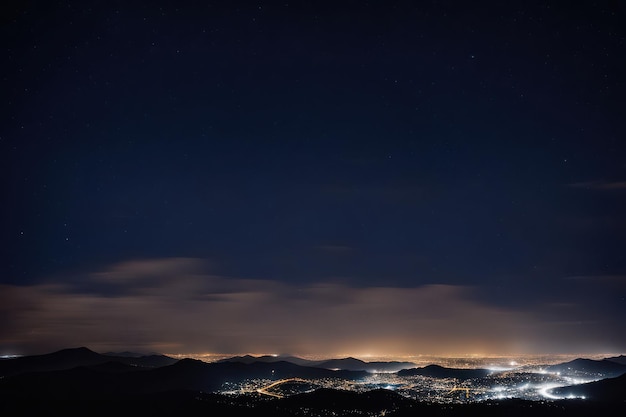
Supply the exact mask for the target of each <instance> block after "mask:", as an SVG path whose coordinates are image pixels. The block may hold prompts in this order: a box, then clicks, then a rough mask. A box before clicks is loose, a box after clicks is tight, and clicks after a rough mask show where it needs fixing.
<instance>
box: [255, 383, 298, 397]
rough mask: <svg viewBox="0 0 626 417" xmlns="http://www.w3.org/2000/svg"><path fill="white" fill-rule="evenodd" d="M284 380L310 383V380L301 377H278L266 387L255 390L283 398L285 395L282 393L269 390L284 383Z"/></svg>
mask: <svg viewBox="0 0 626 417" xmlns="http://www.w3.org/2000/svg"><path fill="white" fill-rule="evenodd" d="M285 382H302V383H304V384H308V383H310V381H307V380H306V379H302V378H287V379H280V380H278V381H275V382H272V383H271V384H269V385H268V386H267V387H263V388H259V389H257V390H256V392H258V393H259V394H263V395H269V396H270V397H276V398H284V397H285V396H284V395H282V394H277V393H275V392H271V391H270V390H271V389H272V388H274V387H277V386H279V385H282V384H284V383H285Z"/></svg>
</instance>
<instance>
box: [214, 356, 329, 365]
mask: <svg viewBox="0 0 626 417" xmlns="http://www.w3.org/2000/svg"><path fill="white" fill-rule="evenodd" d="M280 361H285V362H291V363H295V364H296V365H300V366H317V365H318V364H319V363H320V361H312V360H309V359H304V358H299V357H297V356H289V355H284V356H283V355H278V356H273V355H263V356H252V355H244V356H233V357H232V358H226V359H221V360H220V361H218V362H241V363H246V364H251V363H254V362H267V363H272V362H280Z"/></svg>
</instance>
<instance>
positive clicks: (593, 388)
mask: <svg viewBox="0 0 626 417" xmlns="http://www.w3.org/2000/svg"><path fill="white" fill-rule="evenodd" d="M551 392H552V393H553V394H555V395H558V396H562V397H568V396H572V397H585V399H587V400H592V401H603V402H621V403H626V374H623V375H621V376H618V377H616V378H607V379H603V380H600V381H595V382H589V383H587V384H580V385H572V386H568V387H560V388H553V389H552V390H551Z"/></svg>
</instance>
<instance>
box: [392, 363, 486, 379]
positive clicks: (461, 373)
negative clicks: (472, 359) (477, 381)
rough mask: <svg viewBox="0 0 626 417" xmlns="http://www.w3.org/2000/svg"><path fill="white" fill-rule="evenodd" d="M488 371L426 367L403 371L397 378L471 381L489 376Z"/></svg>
mask: <svg viewBox="0 0 626 417" xmlns="http://www.w3.org/2000/svg"><path fill="white" fill-rule="evenodd" d="M491 373H492V371H490V370H489V369H459V368H446V367H443V366H439V365H428V366H425V367H423V368H411V369H404V370H401V371H399V372H398V376H415V375H421V376H429V377H432V378H456V379H461V380H462V379H472V378H484V377H486V376H488V375H489V374H491Z"/></svg>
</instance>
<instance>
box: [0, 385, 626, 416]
mask: <svg viewBox="0 0 626 417" xmlns="http://www.w3.org/2000/svg"><path fill="white" fill-rule="evenodd" d="M624 411H626V403H624V402H621V403H619V402H617V403H607V402H590V401H584V400H562V401H542V402H533V401H522V400H503V401H498V402H481V403H468V404H450V405H446V404H428V403H422V402H417V401H414V400H410V399H406V398H403V397H400V396H399V395H397V394H395V393H394V392H392V391H386V390H377V391H371V392H367V393H359V394H357V393H354V392H347V391H337V390H318V391H315V392H312V393H307V394H301V395H296V396H292V397H289V398H283V399H271V398H270V399H268V398H267V397H264V396H257V395H245V396H234V397H231V396H225V395H219V394H205V393H199V392H194V391H168V392H162V393H152V394H143V395H136V396H124V395H120V396H110V397H105V396H99V397H98V396H96V397H92V398H85V397H80V396H77V397H76V398H68V397H65V398H55V397H52V396H47V395H45V394H41V393H23V392H22V393H14V392H13V393H11V392H7V391H3V392H2V393H1V394H0V415H3V416H36V415H41V416H59V417H61V416H63V417H70V416H85V415H89V416H102V417H110V416H112V415H137V416H173V415H176V416H214V415H215V416H218V415H223V416H264V415H271V416H357V415H360V416H378V415H386V416H467V415H480V416H509V417H510V416H528V415H532V416H564V417H565V416H567V417H576V416H581V417H582V416H590V415H605V416H611V415H624V414H623V413H624ZM598 413H602V414H598Z"/></svg>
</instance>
